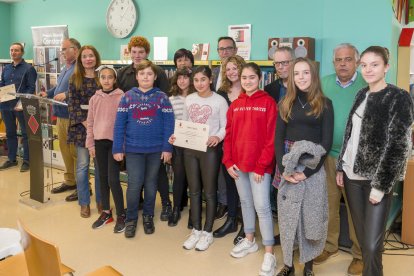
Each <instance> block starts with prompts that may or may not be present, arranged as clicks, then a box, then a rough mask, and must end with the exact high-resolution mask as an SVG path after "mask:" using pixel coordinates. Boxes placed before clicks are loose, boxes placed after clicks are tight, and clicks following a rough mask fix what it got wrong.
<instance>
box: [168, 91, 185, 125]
mask: <svg viewBox="0 0 414 276" xmlns="http://www.w3.org/2000/svg"><path fill="white" fill-rule="evenodd" d="M170 102H171V105H172V107H173V110H174V118H175V119H176V120H182V119H183V112H184V104H185V97H183V96H171V97H170Z"/></svg>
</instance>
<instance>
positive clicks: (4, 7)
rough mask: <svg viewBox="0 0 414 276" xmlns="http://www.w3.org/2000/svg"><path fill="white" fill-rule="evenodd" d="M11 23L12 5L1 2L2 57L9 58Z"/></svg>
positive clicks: (0, 32)
mask: <svg viewBox="0 0 414 276" xmlns="http://www.w3.org/2000/svg"><path fill="white" fill-rule="evenodd" d="M10 23H11V21H10V5H9V4H5V3H0V59H1V58H9V44H10V42H11V37H10Z"/></svg>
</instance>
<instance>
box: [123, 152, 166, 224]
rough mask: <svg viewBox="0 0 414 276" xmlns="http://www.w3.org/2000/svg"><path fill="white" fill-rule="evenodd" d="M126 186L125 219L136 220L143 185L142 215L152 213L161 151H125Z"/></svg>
mask: <svg viewBox="0 0 414 276" xmlns="http://www.w3.org/2000/svg"><path fill="white" fill-rule="evenodd" d="M125 157H126V168H127V172H128V188H127V191H126V201H127V215H126V221H127V222H128V221H137V220H138V203H139V195H140V192H141V189H142V187H143V186H144V209H143V215H151V216H153V215H154V207H155V197H156V195H157V181H158V171H159V168H160V163H161V159H160V158H161V152H155V153H126V154H125Z"/></svg>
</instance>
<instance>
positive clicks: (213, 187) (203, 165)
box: [184, 147, 220, 232]
mask: <svg viewBox="0 0 414 276" xmlns="http://www.w3.org/2000/svg"><path fill="white" fill-rule="evenodd" d="M184 165H185V172H186V175H187V180H188V187H189V190H190V193H189V194H190V208H191V220H192V222H193V226H194V229H196V230H202V228H201V210H202V206H201V195H202V190H204V196H205V199H206V220H205V223H204V231H206V232H211V231H212V230H213V223H214V217H215V215H216V208H217V177H218V170H219V166H220V159H219V152H218V148H217V147H212V148H210V147H208V148H207V152H201V151H196V150H191V149H185V150H184Z"/></svg>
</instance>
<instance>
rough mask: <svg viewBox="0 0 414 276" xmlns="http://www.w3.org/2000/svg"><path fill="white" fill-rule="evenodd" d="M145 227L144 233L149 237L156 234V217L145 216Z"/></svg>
mask: <svg viewBox="0 0 414 276" xmlns="http://www.w3.org/2000/svg"><path fill="white" fill-rule="evenodd" d="M143 217H144V219H143V222H142V223H143V226H144V232H145V234H147V235H149V234H152V233H154V231H155V226H154V217H153V216H150V215H144V216H143Z"/></svg>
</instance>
